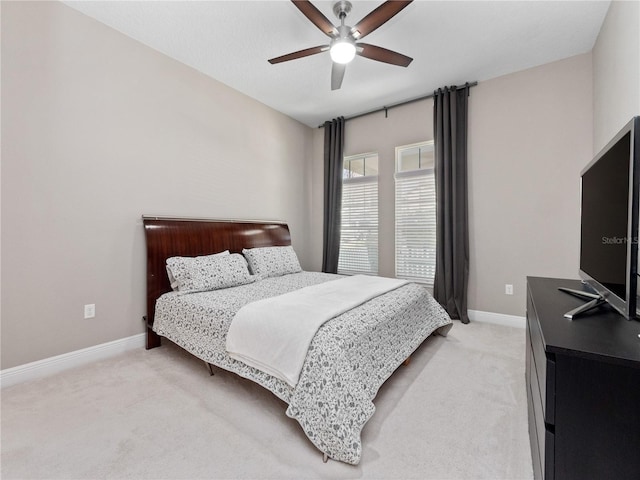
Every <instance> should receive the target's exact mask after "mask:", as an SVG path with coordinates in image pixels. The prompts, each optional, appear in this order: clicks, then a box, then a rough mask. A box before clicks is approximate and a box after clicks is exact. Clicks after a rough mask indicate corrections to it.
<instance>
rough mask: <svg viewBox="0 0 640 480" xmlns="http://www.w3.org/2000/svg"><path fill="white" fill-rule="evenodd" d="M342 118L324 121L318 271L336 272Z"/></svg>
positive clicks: (338, 249) (340, 183)
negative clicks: (322, 224)
mask: <svg viewBox="0 0 640 480" xmlns="http://www.w3.org/2000/svg"><path fill="white" fill-rule="evenodd" d="M344 123H345V122H344V117H338V118H335V119H333V120H331V121H330V122H329V121H327V122H325V123H324V227H323V254H322V271H323V272H327V273H337V272H338V256H339V255H340V222H341V211H342V159H343V155H344Z"/></svg>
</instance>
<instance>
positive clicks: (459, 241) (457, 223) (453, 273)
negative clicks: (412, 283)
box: [433, 84, 469, 323]
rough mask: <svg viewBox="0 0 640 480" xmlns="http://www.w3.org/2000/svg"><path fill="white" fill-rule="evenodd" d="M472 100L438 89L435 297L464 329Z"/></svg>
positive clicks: (460, 90)
mask: <svg viewBox="0 0 640 480" xmlns="http://www.w3.org/2000/svg"><path fill="white" fill-rule="evenodd" d="M468 96H469V85H468V84H467V85H465V86H464V87H450V88H443V89H438V90H437V91H436V92H434V100H433V130H434V144H435V177H436V225H437V226H436V242H437V246H436V272H435V279H434V285H433V296H434V298H435V299H436V300H437V301H438V302H439V303H440V304H441V305H442V306H443V307H444V309H445V310H446V311H447V313H448V314H449V316H450V317H451V318H453V319H458V320H460V321H462V323H469V316H468V314H467V281H468V278H469V220H468V201H467V110H468V107H467V98H468Z"/></svg>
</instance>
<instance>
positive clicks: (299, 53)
mask: <svg viewBox="0 0 640 480" xmlns="http://www.w3.org/2000/svg"><path fill="white" fill-rule="evenodd" d="M327 50H329V45H320V46H319V47H311V48H305V49H304V50H298V51H297V52H293V53H287V54H286V55H282V56H280V57H276V58H271V59H269V63H270V64H271V65H273V64H275V63H282V62H288V61H289V60H295V59H296V58H302V57H308V56H309V55H315V54H316V53H322V52H326V51H327Z"/></svg>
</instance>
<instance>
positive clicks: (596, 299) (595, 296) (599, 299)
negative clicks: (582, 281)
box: [558, 287, 606, 320]
mask: <svg viewBox="0 0 640 480" xmlns="http://www.w3.org/2000/svg"><path fill="white" fill-rule="evenodd" d="M558 290H560V291H561V292H565V293H568V294H569V295H575V296H576V297H580V298H587V299H590V300H591V301H590V302H587V303H585V304H584V305H580V306H579V307H578V308H574V309H573V310H571V311H569V312H567V313H565V314H564V317H565V318H568V319H569V320H573V319H574V318H575V317H577V316H578V315H580V314H581V313H585V312H588V311H589V310H591V309H594V308H596V307H599V306H600V305H602V304H603V303H604V302H605V301H606V299H605V298H604V297H603V296H602V295H600V294H599V293H589V292H585V291H584V290H574V289H573V288H565V287H558Z"/></svg>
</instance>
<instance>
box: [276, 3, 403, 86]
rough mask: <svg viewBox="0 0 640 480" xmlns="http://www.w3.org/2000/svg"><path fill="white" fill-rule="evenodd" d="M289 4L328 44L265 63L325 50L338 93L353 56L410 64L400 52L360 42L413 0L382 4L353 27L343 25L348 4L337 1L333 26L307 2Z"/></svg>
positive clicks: (349, 5) (332, 83)
mask: <svg viewBox="0 0 640 480" xmlns="http://www.w3.org/2000/svg"><path fill="white" fill-rule="evenodd" d="M291 1H292V2H293V4H294V5H295V6H296V7H298V10H300V11H301V12H302V14H303V15H304V16H305V17H307V18H308V19H309V20H310V21H311V23H313V24H314V25H315V26H316V27H318V28H319V29H320V30H322V32H323V33H324V34H325V35H327V36H328V37H329V38H331V41H330V42H329V44H328V45H320V46H318V47H311V48H305V49H304V50H299V51H297V52H293V53H289V54H287V55H282V56H281V57H276V58H272V59H270V60H269V63H271V64H276V63H281V62H288V61H289V60H295V59H297V58H303V57H308V56H309V55H315V54H316V53H321V52H326V51H329V53H330V54H331V60H333V67H332V69H331V90H338V89H339V88H340V86H341V85H342V79H343V78H344V72H345V70H346V67H347V64H348V63H349V62H350V61H351V60H353V58H354V57H355V55H360V56H361V57H365V58H370V59H371V60H377V61H378V62H384V63H390V64H391V65H398V66H401V67H406V66H408V65H409V64H410V63H411V62H412V61H413V58H411V57H407V56H406V55H402V54H401V53H398V52H394V51H392V50H387V49H386V48H382V47H377V46H375V45H370V44H368V43H362V42H360V40H362V39H363V38H364V37H365V36H367V35H369V34H370V33H371V32H373V31H374V30H376V29H377V28H378V27H380V26H381V25H383V24H384V23H386V22H387V21H389V20H390V19H391V18H393V17H394V16H395V15H397V14H398V13H399V12H400V11H401V10H402V9H403V8H405V7H406V6H407V5H409V4H410V3H411V2H412V1H413V0H409V1H399V0H391V1H387V2H384V3H383V4H382V5H380V6H379V7H378V8H376V9H375V10H373V11H372V12H370V13H369V14H368V15H367V16H366V17H364V18H363V19H362V20H360V21H359V22H358V23H357V24H356V25H355V26H353V27H350V26H348V25H345V24H344V20H345V18H346V17H347V15H348V14H349V12H351V2H348V1H346V0H340V1H338V2H336V3H335V4H334V5H333V13H335V15H336V17H338V18H339V19H340V26H339V27H336V26H334V25H333V24H332V23H331V22H330V21H329V20H328V19H327V17H325V16H324V15H323V14H322V13H321V12H320V10H318V9H317V8H316V7H315V6H314V5H313V4H312V3H311V2H309V1H308V0H291ZM356 42H357V43H356Z"/></svg>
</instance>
